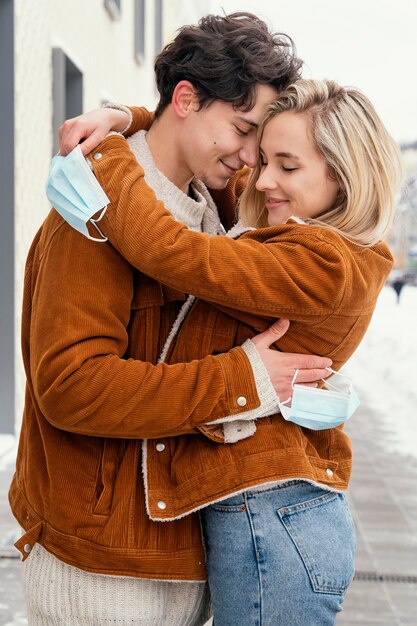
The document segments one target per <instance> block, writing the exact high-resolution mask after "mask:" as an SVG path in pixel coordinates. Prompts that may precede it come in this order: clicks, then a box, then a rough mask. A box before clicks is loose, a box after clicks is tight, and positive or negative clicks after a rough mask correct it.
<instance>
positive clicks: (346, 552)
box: [277, 490, 355, 594]
mask: <svg viewBox="0 0 417 626" xmlns="http://www.w3.org/2000/svg"><path fill="white" fill-rule="evenodd" d="M277 513H278V516H279V517H280V519H281V521H282V523H283V525H284V527H285V528H286V530H287V532H288V534H289V536H290V537H291V539H292V541H293V543H294V545H295V547H296V548H297V551H298V553H299V555H300V557H301V559H302V561H303V563H304V566H305V568H306V570H307V573H308V576H309V578H310V581H311V584H312V586H313V589H314V591H316V592H318V593H333V594H343V593H344V592H345V591H346V589H347V587H348V585H349V583H350V582H351V580H352V578H353V575H354V571H355V569H354V556H355V528H354V525H353V520H352V516H351V514H350V511H349V507H348V504H347V502H346V498H345V496H344V495H343V494H340V493H335V492H331V491H324V490H320V495H318V497H316V498H314V499H311V500H307V501H305V502H301V503H299V504H295V505H292V506H288V507H282V508H280V509H278V511H277Z"/></svg>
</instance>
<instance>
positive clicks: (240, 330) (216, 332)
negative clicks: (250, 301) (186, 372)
mask: <svg viewBox="0 0 417 626" xmlns="http://www.w3.org/2000/svg"><path fill="white" fill-rule="evenodd" d="M252 334H253V331H251V329H250V328H249V327H246V326H245V325H243V324H241V323H239V322H238V321H237V320H235V319H234V318H233V317H231V316H230V315H227V314H226V313H223V312H222V311H220V310H219V309H217V308H216V307H215V306H212V305H210V304H207V303H206V302H203V301H201V300H197V301H196V302H195V304H194V306H193V307H192V309H191V311H190V312H189V313H188V315H187V317H186V318H185V320H184V322H183V324H182V326H181V329H180V331H179V333H178V336H177V339H176V345H175V349H174V351H173V353H172V355H171V358H170V363H181V362H183V361H191V360H193V359H200V358H203V357H205V356H207V355H208V354H219V353H221V352H227V351H228V350H230V349H231V348H233V347H234V346H235V345H240V344H241V343H243V341H244V340H245V339H246V338H247V337H248V336H251V335H252Z"/></svg>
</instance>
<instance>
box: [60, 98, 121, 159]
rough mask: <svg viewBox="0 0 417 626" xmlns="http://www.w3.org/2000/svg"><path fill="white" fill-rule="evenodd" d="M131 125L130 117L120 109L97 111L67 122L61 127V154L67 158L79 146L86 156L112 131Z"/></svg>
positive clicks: (118, 130)
mask: <svg viewBox="0 0 417 626" xmlns="http://www.w3.org/2000/svg"><path fill="white" fill-rule="evenodd" d="M128 123H129V116H128V115H127V113H125V112H124V111H120V110H118V109H110V108H109V109H95V110H94V111H89V112H88V113H84V114H83V115H79V116H78V117H73V118H72V119H69V120H66V122H64V123H63V124H62V126H60V127H59V130H58V136H59V154H60V155H62V156H66V155H67V154H69V153H70V152H71V150H73V149H74V148H75V147H76V146H78V144H81V151H82V153H83V155H84V156H85V155H86V154H88V153H89V152H91V151H92V150H94V148H96V147H97V146H98V145H99V143H101V142H102V141H103V139H104V138H105V137H106V136H107V135H108V134H109V132H110V131H111V130H114V131H117V132H120V131H122V130H124V129H125V128H126V126H127V124H128Z"/></svg>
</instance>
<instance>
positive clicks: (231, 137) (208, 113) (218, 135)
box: [183, 85, 277, 189]
mask: <svg viewBox="0 0 417 626" xmlns="http://www.w3.org/2000/svg"><path fill="white" fill-rule="evenodd" d="M276 96H277V92H276V91H275V89H273V88H272V87H270V86H269V85H259V86H258V88H257V94H256V102H255V106H254V107H253V108H252V109H251V110H250V111H242V110H241V109H235V108H234V107H233V105H232V104H230V103H227V102H223V101H221V100H216V101H215V102H213V103H212V104H210V105H209V106H208V107H205V108H203V109H201V110H200V111H193V112H192V114H191V115H190V116H189V117H188V118H187V122H186V128H185V129H184V130H185V131H186V134H185V135H184V143H183V156H184V158H185V160H186V161H187V164H188V167H189V169H190V171H191V172H192V173H193V175H194V176H196V177H197V178H199V179H200V180H202V181H203V182H204V183H205V184H206V185H207V186H208V187H211V188H212V189H223V188H224V187H225V186H226V184H227V181H228V180H229V178H231V177H232V176H233V175H234V174H235V173H236V171H237V170H239V169H241V168H242V167H243V166H244V165H247V166H248V167H254V166H255V165H256V163H257V160H258V149H257V142H256V134H257V129H258V125H259V122H260V120H261V118H262V115H263V113H264V111H265V107H266V106H267V105H268V104H269V103H270V102H271V101H272V100H274V98H276Z"/></svg>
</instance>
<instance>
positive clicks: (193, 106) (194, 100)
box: [171, 80, 198, 118]
mask: <svg viewBox="0 0 417 626" xmlns="http://www.w3.org/2000/svg"><path fill="white" fill-rule="evenodd" d="M171 105H172V107H173V109H174V111H175V113H176V115H178V117H181V118H185V117H187V116H188V114H189V113H190V111H196V110H197V109H198V97H197V92H196V90H195V89H194V86H193V85H192V83H190V81H189V80H180V82H179V83H177V85H176V86H175V89H174V92H173V94H172V100H171Z"/></svg>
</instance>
